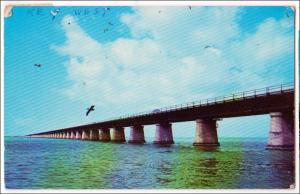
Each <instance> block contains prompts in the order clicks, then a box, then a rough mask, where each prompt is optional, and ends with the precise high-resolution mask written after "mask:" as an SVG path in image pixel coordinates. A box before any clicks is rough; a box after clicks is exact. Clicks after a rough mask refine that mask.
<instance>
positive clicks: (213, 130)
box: [193, 119, 220, 146]
mask: <svg viewBox="0 0 300 194" xmlns="http://www.w3.org/2000/svg"><path fill="white" fill-rule="evenodd" d="M193 145H194V146H219V145H220V144H219V141H218V133H217V121H216V120H215V119H197V120H196V133H195V139H194V143H193Z"/></svg>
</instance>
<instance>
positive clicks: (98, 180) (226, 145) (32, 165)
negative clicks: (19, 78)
mask: <svg viewBox="0 0 300 194" xmlns="http://www.w3.org/2000/svg"><path fill="white" fill-rule="evenodd" d="M220 144H221V146H220V147H209V148H203V147H193V146H191V143H190V142H187V141H186V140H185V139H176V144H174V145H171V146H159V145H153V144H151V143H149V144H145V145H131V144H113V143H101V142H94V141H76V140H58V139H27V138H20V137H18V138H16V137H14V138H10V137H9V138H8V137H6V138H5V184H6V187H7V188H24V189H25V188H66V189H68V188H70V189H71V188H72V189H74V188H81V189H84V188H94V189H111V188H114V189H125V188H137V189H143V188H147V189H151V188H181V189H186V188H195V189H208V188H214V189H221V188H223V189H226V188H289V186H290V184H292V183H293V182H294V176H295V173H294V158H293V157H294V153H293V152H288V151H270V150H265V144H266V142H265V140H262V141H261V140H253V139H252V140H247V139H228V138H226V139H221V140H220Z"/></svg>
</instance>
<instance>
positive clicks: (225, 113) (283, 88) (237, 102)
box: [27, 83, 295, 149]
mask: <svg viewBox="0 0 300 194" xmlns="http://www.w3.org/2000/svg"><path fill="white" fill-rule="evenodd" d="M262 114H270V117H271V119H270V120H271V122H270V131H269V141H268V145H267V149H293V148H294V138H295V137H294V134H295V133H294V129H295V127H294V85H293V84H292V83H290V84H282V85H279V86H270V87H267V88H263V89H256V90H250V91H244V92H240V93H234V94H231V95H228V96H222V97H215V98H210V99H206V100H201V101H197V102H190V103H187V104H181V105H175V106H173V107H166V108H162V109H156V110H155V111H149V112H142V113H138V114H134V115H126V116H122V117H118V118H114V119H110V120H106V121H102V122H98V123H93V124H86V125H81V126H75V127H69V128H64V129H58V130H53V131H46V132H42V133H36V134H30V135H27V136H28V137H42V138H58V139H80V140H94V141H112V142H119V143H122V142H126V139H125V133H124V128H125V127H130V137H129V141H128V142H129V143H135V144H136V143H138V144H140V143H145V137H144V126H145V125H154V124H155V125H156V131H155V140H154V143H155V144H173V143H174V140H173V134H172V123H174V122H185V121H196V131H195V139H194V143H193V145H194V146H201V147H207V146H219V141H218V134H217V122H218V120H220V119H221V118H229V117H240V116H249V115H262ZM110 129H112V131H111V132H112V133H110Z"/></svg>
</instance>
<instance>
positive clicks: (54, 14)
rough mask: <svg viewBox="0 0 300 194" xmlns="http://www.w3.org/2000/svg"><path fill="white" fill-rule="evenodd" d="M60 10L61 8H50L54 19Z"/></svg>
mask: <svg viewBox="0 0 300 194" xmlns="http://www.w3.org/2000/svg"><path fill="white" fill-rule="evenodd" d="M58 12H60V9H56V10H50V14H51V15H52V20H54V19H55V16H56V15H57V14H58Z"/></svg>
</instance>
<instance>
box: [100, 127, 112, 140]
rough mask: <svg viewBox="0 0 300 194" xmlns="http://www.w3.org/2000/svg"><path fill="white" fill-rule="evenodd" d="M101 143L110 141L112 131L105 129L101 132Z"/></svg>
mask: <svg viewBox="0 0 300 194" xmlns="http://www.w3.org/2000/svg"><path fill="white" fill-rule="evenodd" d="M99 141H110V129H109V128H104V129H100V130H99Z"/></svg>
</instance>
